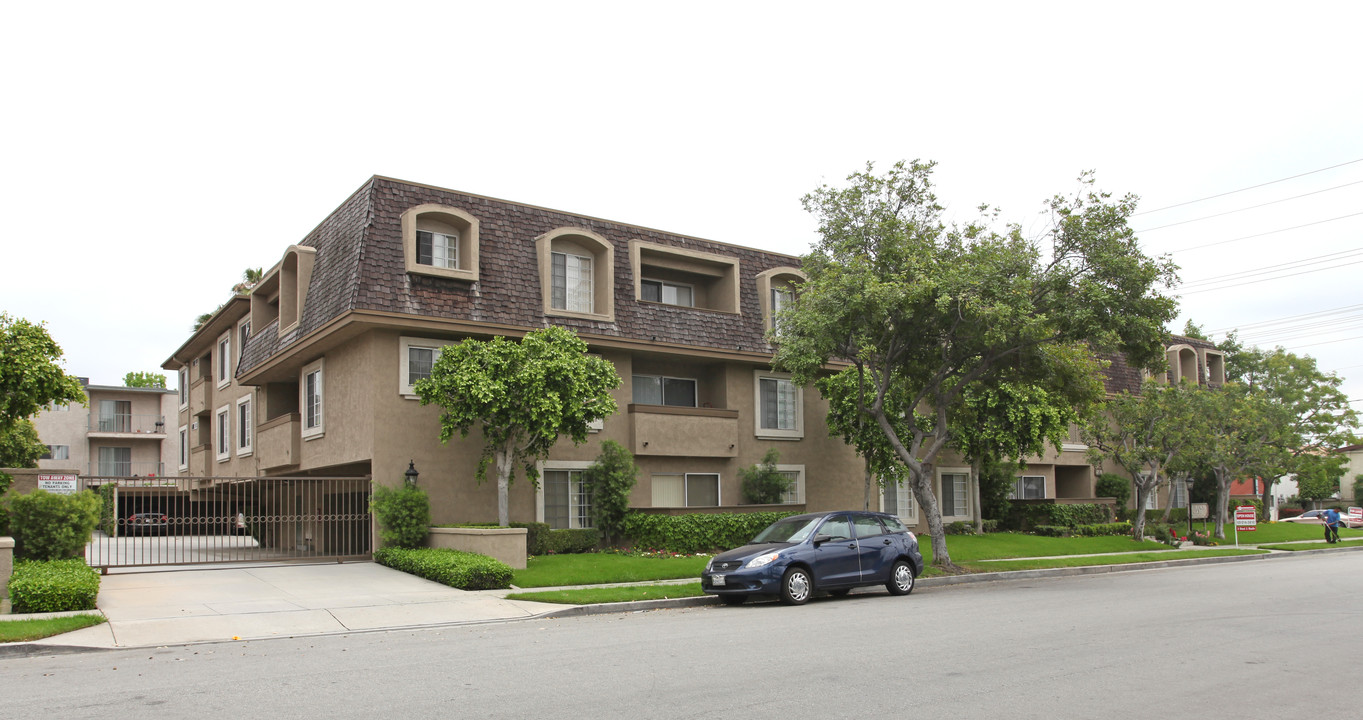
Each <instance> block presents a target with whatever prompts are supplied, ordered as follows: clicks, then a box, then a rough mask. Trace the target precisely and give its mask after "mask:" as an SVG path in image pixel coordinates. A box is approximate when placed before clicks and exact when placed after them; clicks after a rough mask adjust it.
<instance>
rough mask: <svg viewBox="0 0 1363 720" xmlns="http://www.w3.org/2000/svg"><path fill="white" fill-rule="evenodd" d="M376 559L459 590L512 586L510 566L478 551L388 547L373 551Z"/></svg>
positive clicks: (410, 573)
mask: <svg viewBox="0 0 1363 720" xmlns="http://www.w3.org/2000/svg"><path fill="white" fill-rule="evenodd" d="M374 562H377V563H378V564H380V565H384V566H387V567H390V568H393V569H394V570H401V571H402V572H405V573H407V574H409V575H416V576H417V577H423V578H426V579H427V580H433V581H435V582H438V583H441V584H442V585H449V586H450V587H452V588H459V589H460V590H498V589H503V588H509V587H511V567H510V566H508V565H507V564H506V563H504V562H502V561H500V560H494V559H492V558H490V557H488V556H486V555H479V554H477V553H467V552H460V551H459V550H449V549H446V548H399V547H385V548H379V549H378V550H375V551H374Z"/></svg>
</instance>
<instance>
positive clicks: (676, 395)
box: [633, 375, 696, 407]
mask: <svg viewBox="0 0 1363 720" xmlns="http://www.w3.org/2000/svg"><path fill="white" fill-rule="evenodd" d="M633 387H634V402H635V403H636V404H639V405H671V406H673V407H696V381H695V380H694V379H692V378H675V377H667V376H665V375H635V376H634V385H633Z"/></svg>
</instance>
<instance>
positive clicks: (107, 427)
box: [86, 413, 166, 440]
mask: <svg viewBox="0 0 1363 720" xmlns="http://www.w3.org/2000/svg"><path fill="white" fill-rule="evenodd" d="M86 436H87V437H92V438H98V437H104V438H129V437H131V438H145V439H148V440H164V439H165V437H166V416H165V415H133V414H131V413H111V414H104V413H99V414H94V413H92V414H91V415H90V426H89V430H88V431H87V432H86Z"/></svg>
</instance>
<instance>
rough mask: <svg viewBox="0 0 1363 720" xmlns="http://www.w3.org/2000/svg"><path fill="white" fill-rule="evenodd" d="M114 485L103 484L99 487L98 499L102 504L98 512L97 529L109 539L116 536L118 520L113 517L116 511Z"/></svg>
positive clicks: (115, 486)
mask: <svg viewBox="0 0 1363 720" xmlns="http://www.w3.org/2000/svg"><path fill="white" fill-rule="evenodd" d="M117 487H118V486H117V485H115V484H114V483H104V484H103V485H100V486H99V499H100V502H102V503H104V505H103V507H101V508H100V512H99V529H100V530H101V531H102V532H103V533H104V534H105V535H108V536H109V537H114V536H116V535H117V534H118V518H116V517H114V513H115V511H116V510H117V508H116V506H115V505H116V504H115V502H114V491H115V490H116V489H117Z"/></svg>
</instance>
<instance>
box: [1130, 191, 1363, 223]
mask: <svg viewBox="0 0 1363 720" xmlns="http://www.w3.org/2000/svg"><path fill="white" fill-rule="evenodd" d="M1360 183H1363V180H1355V181H1353V182H1350V183H1344V184H1343V185H1336V186H1334V187H1328V188H1324V189H1322V190H1312V191H1311V192H1309V193H1302V194H1301V195H1293V196H1292V197H1289V198H1283V199H1281V200H1270V201H1268V202H1266V203H1259V204H1258V205H1250V206H1249V207H1242V208H1239V209H1236V210H1227V211H1226V212H1222V213H1216V214H1215V215H1204V216H1202V217H1200V218H1193V219H1192V220H1180V221H1179V222H1175V223H1169V224H1167V225H1158V226H1156V227H1152V228H1145V229H1144V230H1137V231H1136V233H1137V234H1140V233H1148V232H1153V231H1155V230H1163V229H1164V228H1171V227H1174V226H1176V225H1187V224H1188V223H1195V222H1200V221H1202V220H1211V219H1212V218H1219V217H1223V216H1225V215H1234V214H1235V213H1238V212H1244V211H1246V210H1254V209H1257V208H1261V207H1268V206H1269V205H1277V204H1278V203H1285V202H1287V201H1289V200H1300V199H1301V198H1304V197H1310V196H1311V195H1319V194H1321V193H1323V192H1330V191H1331V190H1338V189H1340V188H1346V187H1349V186H1350V185H1358V184H1360Z"/></svg>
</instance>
